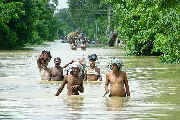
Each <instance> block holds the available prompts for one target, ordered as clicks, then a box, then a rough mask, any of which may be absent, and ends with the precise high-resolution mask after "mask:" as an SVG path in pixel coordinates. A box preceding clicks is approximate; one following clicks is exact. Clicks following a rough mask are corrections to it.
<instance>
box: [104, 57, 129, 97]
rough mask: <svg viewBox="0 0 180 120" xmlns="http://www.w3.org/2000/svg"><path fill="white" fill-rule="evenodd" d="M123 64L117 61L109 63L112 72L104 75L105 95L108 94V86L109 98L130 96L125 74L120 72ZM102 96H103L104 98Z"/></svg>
mask: <svg viewBox="0 0 180 120" xmlns="http://www.w3.org/2000/svg"><path fill="white" fill-rule="evenodd" d="M122 66H123V63H122V61H120V60H119V59H113V60H112V61H111V65H110V68H111V70H112V72H109V73H107V74H106V83H105V91H106V93H105V95H106V94H107V93H109V89H108V85H109V84H110V94H109V97H111V96H119V97H126V96H130V91H129V85H128V80H127V76H126V73H125V72H123V71H122ZM105 95H104V96H105Z"/></svg>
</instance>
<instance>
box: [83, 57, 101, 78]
mask: <svg viewBox="0 0 180 120" xmlns="http://www.w3.org/2000/svg"><path fill="white" fill-rule="evenodd" d="M89 64H90V68H88V69H87V71H86V73H85V79H84V80H87V81H102V77H101V75H100V69H99V68H97V67H96V65H95V61H93V60H90V61H89ZM91 71H94V73H92V74H90V73H91Z"/></svg>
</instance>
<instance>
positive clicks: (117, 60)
mask: <svg viewBox="0 0 180 120" xmlns="http://www.w3.org/2000/svg"><path fill="white" fill-rule="evenodd" d="M110 65H117V66H118V68H122V66H124V64H123V62H122V61H121V60H120V59H118V58H114V59H112V60H111V62H110Z"/></svg>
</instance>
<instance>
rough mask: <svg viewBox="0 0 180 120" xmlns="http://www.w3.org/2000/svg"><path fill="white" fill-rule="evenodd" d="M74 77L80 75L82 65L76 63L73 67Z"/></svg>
mask: <svg viewBox="0 0 180 120" xmlns="http://www.w3.org/2000/svg"><path fill="white" fill-rule="evenodd" d="M71 69H72V75H78V74H79V72H80V70H81V64H80V63H79V62H74V63H73V64H72V66H71Z"/></svg>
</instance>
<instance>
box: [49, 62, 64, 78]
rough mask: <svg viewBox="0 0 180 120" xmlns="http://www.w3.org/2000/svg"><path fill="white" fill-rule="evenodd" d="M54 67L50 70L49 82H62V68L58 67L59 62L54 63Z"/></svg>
mask: <svg viewBox="0 0 180 120" xmlns="http://www.w3.org/2000/svg"><path fill="white" fill-rule="evenodd" d="M54 64H55V66H54V67H52V68H51V69H50V73H51V77H50V80H55V81H63V78H64V76H63V68H62V67H61V66H60V64H61V61H54Z"/></svg>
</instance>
